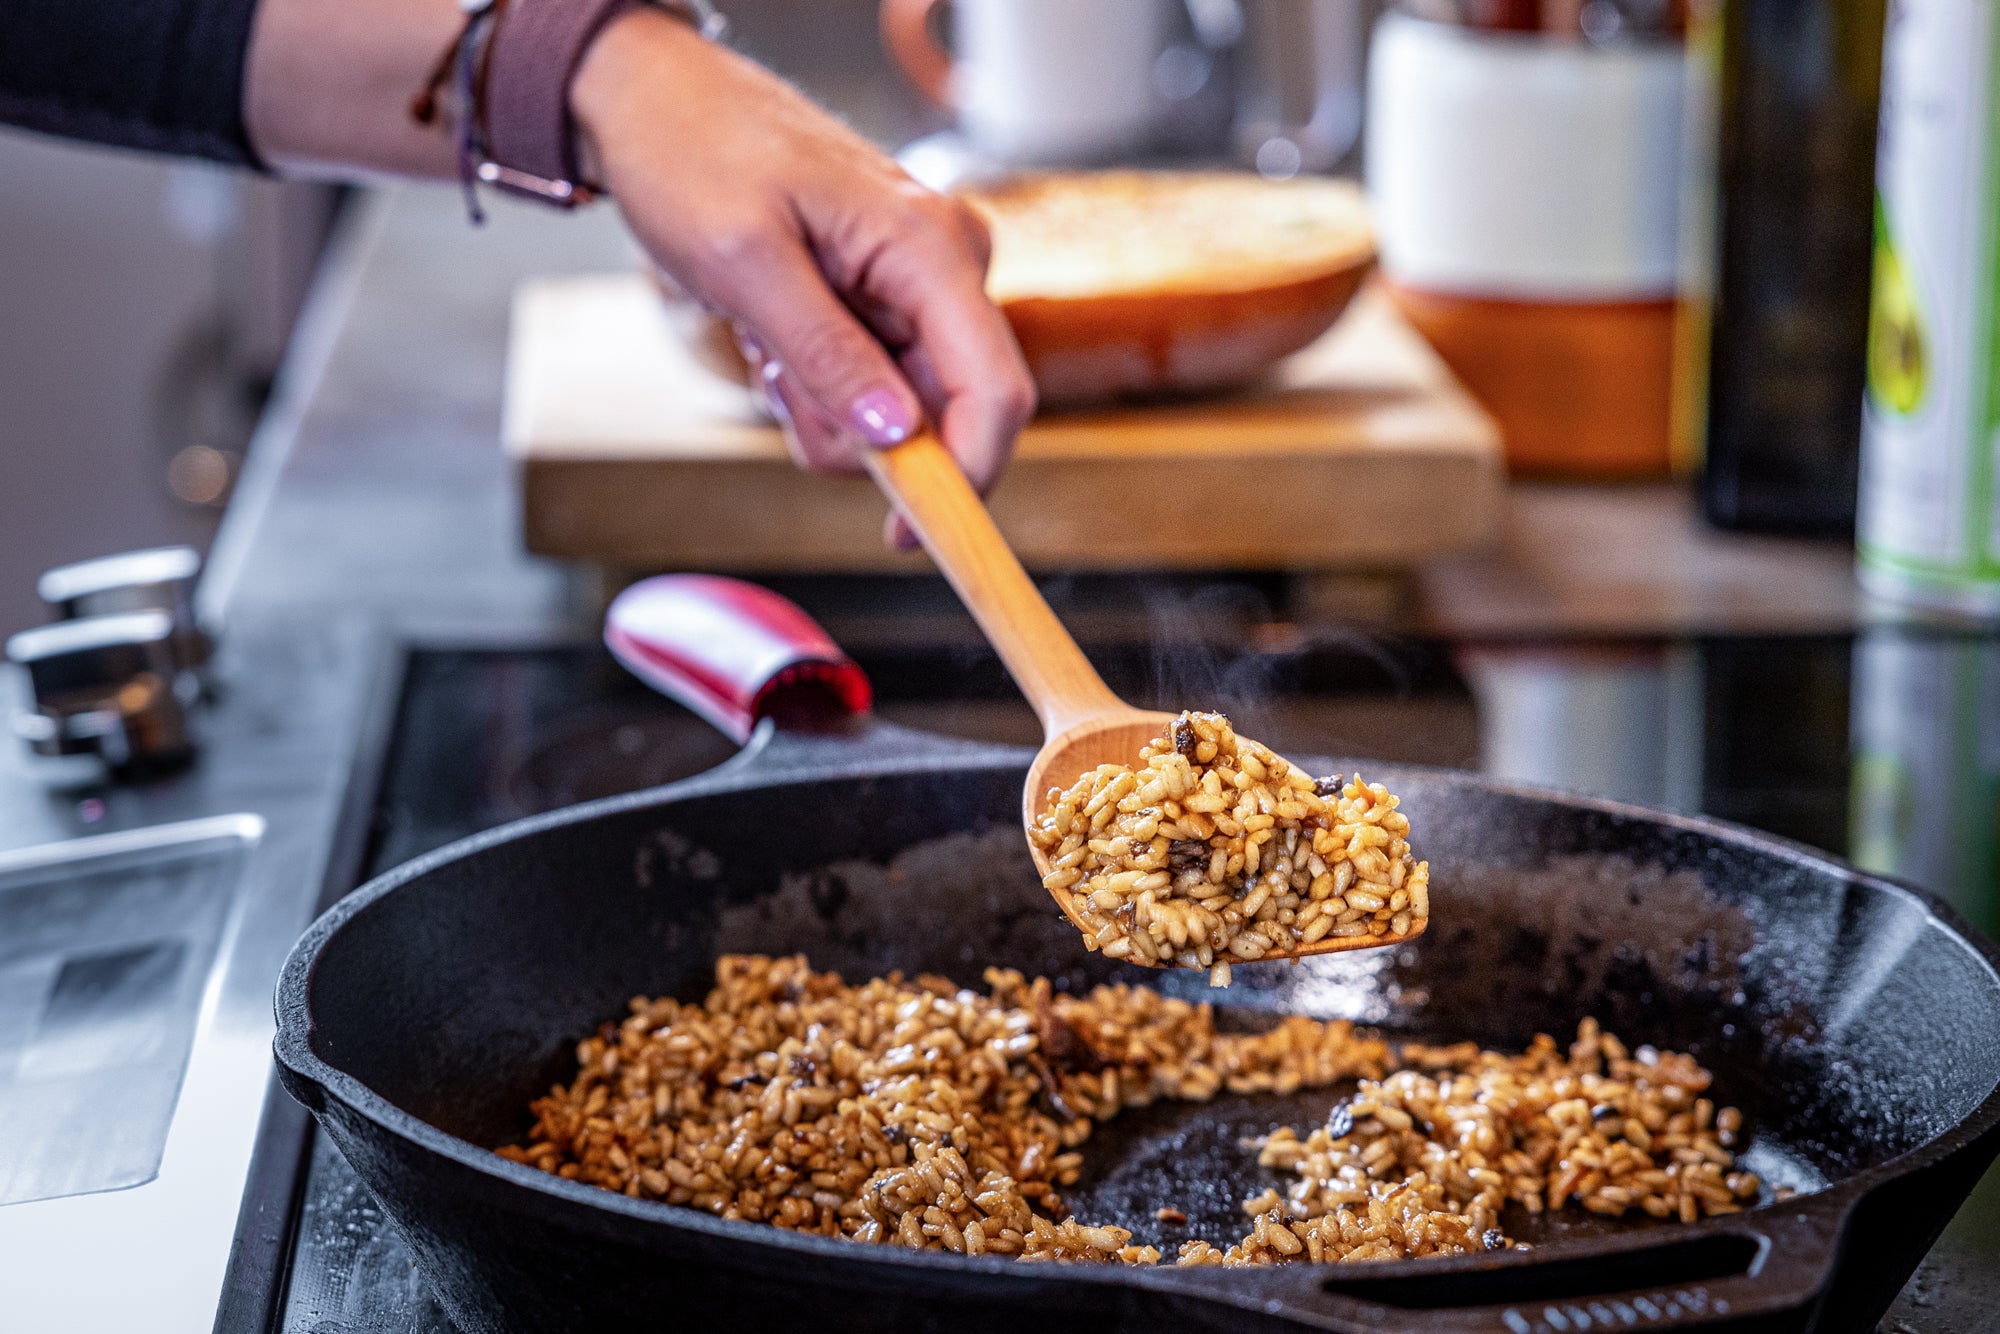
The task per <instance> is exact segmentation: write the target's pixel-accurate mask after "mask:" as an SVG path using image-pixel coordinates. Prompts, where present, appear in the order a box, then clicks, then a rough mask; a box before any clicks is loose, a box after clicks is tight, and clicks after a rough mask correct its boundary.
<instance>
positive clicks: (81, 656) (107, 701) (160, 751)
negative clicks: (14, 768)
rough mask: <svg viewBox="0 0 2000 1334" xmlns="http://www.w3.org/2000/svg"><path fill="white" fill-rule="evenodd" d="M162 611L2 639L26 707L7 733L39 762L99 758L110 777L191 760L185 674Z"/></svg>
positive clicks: (63, 623) (171, 627) (171, 623)
mask: <svg viewBox="0 0 2000 1334" xmlns="http://www.w3.org/2000/svg"><path fill="white" fill-rule="evenodd" d="M176 631H177V627H176V626H175V623H174V618H173V617H172V616H171V615H170V614H168V613H167V612H164V611H133V612H121V613H117V614H113V615H107V616H86V617H82V618H80V619H77V620H71V621H57V622H56V623H54V624H53V625H44V626H39V627H37V628H35V629H33V630H23V631H22V632H21V633H19V634H17V635H15V636H14V637H13V638H11V639H9V640H8V641H7V657H8V659H9V661H11V662H14V663H17V664H19V665H20V666H21V667H22V668H24V669H25V670H26V671H27V674H28V681H29V685H30V688H31V691H32V708H31V709H29V710H27V711H24V712H22V713H21V714H19V715H18V716H17V717H16V718H15V719H14V731H15V732H16V734H18V735H19V736H20V737H21V739H22V740H24V741H26V742H27V743H28V744H29V745H30V746H32V747H33V748H34V750H35V752H36V753H37V754H41V755H83V754H94V755H98V756H100V757H102V759H103V760H104V763H105V764H106V765H107V766H108V767H109V768H110V769H111V770H112V771H113V772H115V773H128V772H135V771H143V770H149V769H161V768H170V767H173V766H175V765H179V764H183V763H185V762H186V761H187V760H189V759H190V758H192V756H193V754H194V742H193V738H192V736H191V734H190V732H189V728H188V704H189V699H188V698H187V696H188V694H189V693H190V692H189V689H188V684H187V683H188V682H189V680H190V678H189V676H188V674H187V673H186V672H185V671H183V670H182V668H181V664H180V659H179V654H178V649H177V646H176Z"/></svg>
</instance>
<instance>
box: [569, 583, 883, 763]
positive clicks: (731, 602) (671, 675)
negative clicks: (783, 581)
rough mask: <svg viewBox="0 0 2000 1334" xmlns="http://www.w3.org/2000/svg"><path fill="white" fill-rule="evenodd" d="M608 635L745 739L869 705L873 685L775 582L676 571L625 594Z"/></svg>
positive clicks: (638, 663)
mask: <svg viewBox="0 0 2000 1334" xmlns="http://www.w3.org/2000/svg"><path fill="white" fill-rule="evenodd" d="M604 643H605V646H606V647H607V648H609V649H610V650H611V652H612V655H613V656H614V657H616V658H617V659H618V661H619V662H621V663H623V664H624V665H625V667H626V668H627V669H628V670H630V671H631V672H632V674H633V675H635V676H637V677H638V678H639V679H640V680H642V681H644V682H646V684H648V685H650V686H652V687H653V688H654V689H655V690H658V691H659V692H660V693H662V694H664V695H666V696H668V697H669V698H671V699H673V700H675V701H677V702H679V703H681V704H683V705H685V706H687V708H689V709H691V710H693V711H694V712H695V713H698V714H700V715H701V716H702V717H703V718H706V719H707V720H708V721H709V722H711V723H713V724H715V726H716V727H717V728H719V729H720V730H722V731H723V732H726V733H727V734H729V735H730V736H732V737H734V738H735V739H736V740H737V742H738V743H746V742H748V741H749V740H750V736H751V734H752V733H753V732H755V731H756V730H757V724H758V723H759V722H761V721H762V720H764V719H766V718H774V719H776V720H778V722H779V724H780V725H785V724H787V723H794V722H800V721H803V720H807V719H814V718H821V719H823V718H826V717H827V716H829V715H832V716H835V717H851V716H855V715H859V714H865V713H867V712H868V710H869V709H870V707H871V706H872V705H873V702H874V691H873V689H872V688H871V687H870V686H869V684H868V677H867V676H866V675H865V674H864V673H863V672H862V670H861V668H860V667H858V666H857V665H855V662H854V660H853V659H852V658H850V657H848V656H847V655H846V654H845V653H843V652H841V650H840V646H839V645H838V644H836V643H834V642H833V640H832V639H831V638H830V637H829V636H828V635H827V633H826V631H824V630H822V629H820V627H819V625H818V623H817V622H815V621H814V620H813V618H812V617H810V616H808V615H806V614H805V612H804V611H802V610H800V608H799V607H798V606H797V605H796V604H794V603H793V602H791V601H789V600H788V599H786V598H783V597H780V596H779V595H778V594H776V593H773V592H772V591H771V590H770V589H768V588H760V587H759V586H757V585H756V584H749V583H744V582H743V581H742V580H740V579H725V578H722V577H720V576H717V575H707V574H669V575H661V576H660V577H658V578H655V579H646V580H642V581H641V582H639V583H636V584H634V585H632V586H631V587H630V588H628V589H626V590H625V591H624V592H623V593H620V594H619V595H618V596H617V598H615V599H614V600H613V601H612V603H611V608H610V610H609V611H608V612H606V613H605V617H604Z"/></svg>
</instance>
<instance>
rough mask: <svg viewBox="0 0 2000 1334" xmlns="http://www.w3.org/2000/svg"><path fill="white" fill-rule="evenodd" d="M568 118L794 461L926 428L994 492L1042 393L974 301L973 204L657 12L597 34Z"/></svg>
mask: <svg viewBox="0 0 2000 1334" xmlns="http://www.w3.org/2000/svg"><path fill="white" fill-rule="evenodd" d="M570 105H571V110H572V113H573V115H574V116H575V118H576V121H577V124H578V129H579V136H580V145H579V148H580V152H581V155H582V156H583V158H584V161H585V163H586V166H587V167H588V169H589V171H590V172H591V173H592V179H594V180H596V181H598V182H599V183H601V184H602V185H603V186H604V187H605V188H606V190H608V191H609V193H610V195H611V197H612V198H613V199H614V200H616V201H617V203H618V206H619V207H620V209H621V210H622V211H623V213H624V215H625V219H626V222H627V223H628V225H629V226H630V227H631V228H632V231H633V234H634V235H635V236H636V237H637V238H638V240H639V242H640V244H641V245H643V246H644V247H645V248H646V251H647V253H648V254H650V255H651V256H652V258H653V259H654V261H655V262H656V263H658V265H659V266H660V267H661V268H662V269H663V270H664V271H665V272H666V274H667V275H668V276H669V277H670V278H672V279H673V281H674V282H676V283H677V284H679V286H680V287H681V288H682V289H683V290H685V291H686V292H687V293H688V294H689V295H690V296H692V297H694V298H695V299H696V300H697V301H700V302H701V303H702V304H703V305H705V306H707V307H708V308H709V309H710V310H713V311H716V312H718V313H720V314H722V315H724V316H726V317H728V318H729V319H730V320H731V321H732V322H733V323H734V324H735V325H736V326H737V328H738V331H739V334H740V336H741V338H742V341H743V343H744V345H745V352H746V354H747V355H748V356H749V357H750V358H751V360H752V363H753V365H754V366H755V367H756V369H757V372H758V376H759V379H760V380H761V382H762V383H763V385H764V386H765V390H766V393H767V394H768V395H769V397H770V398H771V400H772V406H773V408H774V410H775V411H776V413H777V414H778V416H779V418H780V420H781V421H783V422H784V423H785V428H786V438H787V439H788V440H789V441H790V443H791V447H792V451H793V454H794V456H795V457H796V458H797V459H798V461H799V462H800V463H801V464H802V465H804V466H806V467H809V468H815V469H820V470H825V471H833V472H851V471H856V470H858V469H859V467H860V455H859V453H858V451H859V450H860V449H863V448H867V447H871V446H872V447H883V446H888V445H893V444H896V443H898V442H900V441H902V440H904V439H906V438H908V436H909V435H910V434H911V433H912V432H914V431H915V430H916V429H917V428H918V427H919V426H920V425H921V424H922V422H923V421H924V420H925V419H926V417H928V418H929V419H930V420H931V421H933V422H935V423H936V424H937V427H938V430H939V433H940V434H941V435H942V437H943V439H944V441H945V444H946V445H947V446H948V447H949V448H950V449H951V451H952V453H953V454H954V455H955V456H956V457H957V458H958V461H959V464H960V466H961V467H963V468H964V469H965V473H966V476H967V477H968V478H970V479H971V481H972V483H973V485H974V486H976V487H978V488H979V489H980V490H981V491H984V490H986V489H987V488H988V487H989V486H991V485H992V484H993V482H994V480H995V479H996V478H997V477H998V476H999V475H1000V471H1001V469H1002V468H1003V467H1004V466H1005V465H1006V462H1007V457H1008V455H1009V453H1010V452H1011V450H1012V448H1013V442H1014V437H1015V436H1016V435H1017V434H1018V433H1019V432H1020V430H1021V428H1022V427H1023V426H1024V425H1026V423H1027V421H1028V418H1029V417H1030V416H1031V415H1032V414H1033V412H1034V406H1035V391H1034V381H1033V380H1032V378H1031V377H1030V376H1029V373H1028V368H1027V365H1026V363H1025V362H1024V361H1023V360H1022V357H1021V352H1020V349H1019V347H1018V346H1017V345H1016V344H1015V342H1014V338H1013V334H1012V332H1011V330H1010V329H1009V328H1008V326H1007V323H1006V320H1005V319H1004V318H1003V317H1002V316H1001V314H1000V312H999V311H998V310H997V309H996V308H995V307H994V305H993V303H992V302H991V301H989V300H988V299H987V297H986V292H985V274H986V262H987V257H988V250H987V238H986V232H985V229H984V227H983V226H982V225H981V223H980V222H979V220H978V218H977V217H976V216H975V215H974V214H973V213H972V212H971V210H969V209H968V208H966V207H965V206H964V205H963V204H960V203H958V202H957V201H955V200H952V199H950V198H947V197H946V196H943V195H939V194H935V193H933V192H931V191H929V190H926V189H924V188H923V187H922V186H920V185H918V184H917V183H916V182H914V181H912V180H911V179H910V178H909V177H908V176H907V175H905V174H904V173H903V171H902V170H901V168H899V167H897V166H896V164H895V163H894V162H893V161H891V160H890V159H889V158H887V157H886V156H884V155H883V154H882V153H881V152H879V151H878V150H877V149H876V148H874V147H873V146H872V145H871V144H869V143H868V142H867V141H866V140H864V139H862V138H861V137H860V136H858V135H856V134H854V133H853V132H851V131H849V130H848V129H847V128H846V127H844V126H842V125H840V124H839V123H838V122H836V121H835V120H834V119H833V118H832V117H830V116H828V115H827V114H826V113H825V112H823V111H821V110H820V109H819V108H817V107H815V106H814V105H813V104H812V103H811V102H809V101H807V100H806V98H805V97H803V96H802V95H800V94H799V93H798V92H796V91H795V90H794V89H792V88H791V87H790V86H788V85H787V84H785V83H784V82H783V81H782V80H780V79H778V78H777V77H776V76H775V75H772V74H771V73H769V72H768V71H766V70H764V69H762V68H761V67H759V66H757V65H755V64H753V63H752V62H750V61H748V60H746V59H744V58H742V57H740V56H738V55H736V54H734V53H733V52H730V51H728V50H725V49H723V48H720V47H717V46H715V45H713V44H711V43H709V42H705V41H703V40H702V39H701V38H700V37H699V35H697V34H696V33H695V32H693V31H692V30H691V29H690V28H688V27H687V26H686V25H685V24H682V23H680V22H678V21H676V20H675V19H673V18H671V17H669V16H667V15H665V14H662V13H660V12H658V11H656V10H650V9H642V10H635V11H633V12H631V13H629V14H626V15H624V16H622V17H620V18H619V19H617V20H615V21H614V22H613V23H612V24H610V25H609V26H608V27H607V28H606V30H605V31H604V33H603V34H602V35H601V36H600V37H599V38H598V39H597V40H596V41H595V42H594V43H593V44H592V45H591V47H590V50H589V51H588V52H587V53H586V55H585V57H584V61H583V64H582V66H581V68H580V69H579V70H578V72H577V76H576V79H575V81H574V83H573V84H572V85H571V91H570ZM895 528H896V531H895V533H894V540H897V541H898V544H899V545H903V546H910V545H914V540H913V539H912V538H911V537H910V535H909V533H908V532H907V530H904V529H902V526H901V524H900V522H898V523H897V524H896V525H895Z"/></svg>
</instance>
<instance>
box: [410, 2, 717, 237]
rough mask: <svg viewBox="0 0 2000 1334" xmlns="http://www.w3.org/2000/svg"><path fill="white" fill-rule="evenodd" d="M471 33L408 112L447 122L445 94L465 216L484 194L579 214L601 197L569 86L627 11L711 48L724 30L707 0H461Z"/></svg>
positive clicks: (476, 215) (464, 32)
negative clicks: (487, 188)
mask: <svg viewBox="0 0 2000 1334" xmlns="http://www.w3.org/2000/svg"><path fill="white" fill-rule="evenodd" d="M459 3H460V8H461V9H462V10H463V11H464V13H465V26H464V27H463V28H462V29H461V30H460V32H459V35H458V37H457V38H456V39H454V40H453V42H452V44H451V46H450V47H449V48H447V49H446V50H445V52H444V53H443V54H442V55H441V56H440V57H439V58H438V61H437V63H436V65H435V66H434V67H433V68H432V70H431V73H430V77H429V79H428V80H426V82H425V84H424V87H423V88H422V90H421V91H419V92H418V94H417V96H416V98H415V100H414V101H412V102H411V104H410V115H411V117H412V118H413V119H415V120H416V121H417V122H418V123H419V124H422V125H431V124H434V123H436V122H437V121H438V120H439V119H440V116H441V112H442V108H441V106H440V99H439V94H440V93H442V92H444V91H445V90H447V89H449V90H450V91H451V93H452V96H453V101H454V103H455V112H456V122H457V123H456V138H457V146H458V168H459V180H460V182H461V184H462V185H463V186H464V189H465V206H466V212H467V214H468V215H469V216H470V217H471V219H472V221H473V222H474V223H481V222H484V221H485V220H486V215H485V214H484V213H483V212H481V211H480V208H479V197H478V186H479V185H480V184H481V183H484V184H487V185H491V186H494V187H495V188H497V189H500V190H504V191H507V192H508V193H510V194H517V195H523V196H526V197H527V198H530V199H538V200H540V201H542V202H543V203H546V204H552V205H554V206H556V207H558V208H575V207H576V206H577V205H579V204H584V203H588V202H589V201H590V200H592V199H594V198H596V197H597V196H598V194H599V193H601V192H600V191H599V190H598V189H597V188H596V187H594V186H591V185H589V184H587V183H586V182H584V181H583V179H582V173H581V171H580V170H579V168H578V165H577V158H576V123H575V120H574V118H573V117H572V116H571V115H570V110H569V85H570V81H571V80H572V79H574V78H575V77H576V71H577V67H578V66H580V65H581V64H582V63H583V57H584V53H585V52H586V51H588V50H589V48H590V43H591V42H592V41H593V40H594V39H595V38H596V37H597V35H598V34H599V33H600V32H602V31H604V28H605V26H606V25H607V24H609V23H610V22H611V21H612V20H613V19H615V18H617V17H619V16H620V15H621V14H624V13H625V12H626V11H628V10H632V9H640V8H648V7H650V8H655V9H660V10H663V11H665V12H667V13H670V14H672V15H674V16H675V17H676V18H680V19H684V20H686V21H687V22H688V23H690V24H692V25H694V26H695V27H696V28H697V29H698V30H699V31H700V32H701V34H702V36H704V37H706V38H708V39H710V40H711V41H713V40H717V39H719V38H721V37H722V35H723V33H724V32H725V30H726V29H727V27H728V24H727V23H726V21H725V20H724V19H723V18H722V16H721V15H720V14H718V13H717V12H716V10H715V7H714V5H713V4H711V3H710V0H459Z"/></svg>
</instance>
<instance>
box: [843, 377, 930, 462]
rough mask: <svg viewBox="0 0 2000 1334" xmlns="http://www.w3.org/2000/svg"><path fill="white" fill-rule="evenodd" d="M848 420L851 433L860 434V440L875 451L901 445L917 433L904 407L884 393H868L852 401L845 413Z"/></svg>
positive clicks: (871, 391)
mask: <svg viewBox="0 0 2000 1334" xmlns="http://www.w3.org/2000/svg"><path fill="white" fill-rule="evenodd" d="M848 417H849V418H850V419H851V420H852V421H853V423H854V429H855V430H857V431H859V432H861V438H862V439H863V440H866V441H867V442H868V443H869V444H871V445H874V446H876V447H878V448H879V447H881V446H884V445H900V444H902V443H903V442H904V441H905V440H908V439H909V438H910V436H911V435H912V434H913V433H914V432H915V431H916V429H917V423H916V422H915V421H914V420H913V419H912V418H911V417H910V410H909V409H908V408H906V407H904V406H903V400H902V399H900V398H898V397H896V395H894V394H892V393H890V392H889V391H888V390H887V389H870V390H869V391H868V392H867V393H865V394H863V395H862V396H861V397H859V398H857V399H855V400H854V406H853V407H852V408H850V409H849V410H848Z"/></svg>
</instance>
